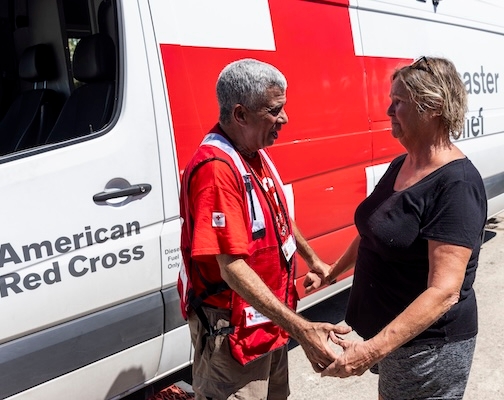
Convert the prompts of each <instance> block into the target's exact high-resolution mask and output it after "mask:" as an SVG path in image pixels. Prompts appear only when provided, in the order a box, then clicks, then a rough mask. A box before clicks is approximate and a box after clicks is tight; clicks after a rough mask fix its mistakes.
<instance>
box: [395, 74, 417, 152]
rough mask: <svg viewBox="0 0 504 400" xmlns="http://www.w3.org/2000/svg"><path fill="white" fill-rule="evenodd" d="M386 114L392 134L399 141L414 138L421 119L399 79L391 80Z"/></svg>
mask: <svg viewBox="0 0 504 400" xmlns="http://www.w3.org/2000/svg"><path fill="white" fill-rule="evenodd" d="M387 115H388V116H389V117H390V122H391V123H392V135H393V136H394V137H395V138H397V139H399V140H400V141H401V143H402V142H403V141H408V140H412V139H414V138H415V133H416V132H418V131H419V130H421V129H420V128H421V123H422V120H421V118H420V114H419V112H418V110H417V106H416V104H415V102H414V101H413V100H412V99H411V97H410V95H409V92H408V91H407V90H406V87H405V86H404V84H403V83H402V82H401V81H400V80H399V79H395V80H394V81H393V82H392V86H391V88H390V106H389V108H388V109H387Z"/></svg>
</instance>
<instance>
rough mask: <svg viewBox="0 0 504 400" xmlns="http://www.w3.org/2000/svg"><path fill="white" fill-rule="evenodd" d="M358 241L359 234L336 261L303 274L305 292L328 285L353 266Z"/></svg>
mask: <svg viewBox="0 0 504 400" xmlns="http://www.w3.org/2000/svg"><path fill="white" fill-rule="evenodd" d="M359 243H360V236H359V235H357V236H356V237H355V238H354V240H353V241H352V243H350V245H349V246H348V247H347V249H346V250H345V252H344V253H343V255H342V256H341V257H340V258H339V259H338V261H336V262H335V263H334V264H332V265H331V266H329V268H312V271H311V272H309V273H308V274H307V275H306V276H305V279H304V281H303V286H304V288H305V292H306V293H310V292H312V291H314V290H316V289H318V288H319V287H321V286H322V285H324V284H326V285H330V284H332V283H334V282H335V281H336V278H337V277H338V276H339V275H341V274H342V273H343V272H346V271H348V270H349V269H351V268H353V267H354V266H355V261H356V260H357V252H358V249H359Z"/></svg>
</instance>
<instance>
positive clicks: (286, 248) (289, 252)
mask: <svg viewBox="0 0 504 400" xmlns="http://www.w3.org/2000/svg"><path fill="white" fill-rule="evenodd" d="M296 248H297V247H296V242H295V241H294V238H293V237H292V235H289V236H288V237H287V240H286V241H285V242H284V243H283V244H282V252H283V255H284V256H285V259H286V260H287V261H290V259H291V258H292V256H293V255H294V253H295V252H296Z"/></svg>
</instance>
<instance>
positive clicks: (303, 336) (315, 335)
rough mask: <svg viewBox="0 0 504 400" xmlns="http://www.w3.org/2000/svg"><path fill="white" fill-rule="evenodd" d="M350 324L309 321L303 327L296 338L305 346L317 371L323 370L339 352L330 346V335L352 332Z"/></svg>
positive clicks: (308, 356)
mask: <svg viewBox="0 0 504 400" xmlns="http://www.w3.org/2000/svg"><path fill="white" fill-rule="evenodd" d="M351 330H352V329H351V328H350V327H348V326H339V325H333V324H330V323H327V322H308V321H307V324H306V325H305V326H303V327H302V328H301V331H300V332H299V335H296V336H297V337H296V340H297V341H298V343H299V344H300V345H301V347H302V348H303V350H304V352H305V354H306V357H307V358H308V360H309V361H310V363H311V364H312V367H313V369H314V371H315V372H322V371H323V370H324V369H325V368H326V367H327V366H328V365H330V364H331V363H332V362H333V361H334V360H335V359H337V357H338V356H337V354H336V353H335V352H334V350H333V349H332V348H331V347H330V346H329V342H328V339H329V335H330V334H332V335H336V334H342V335H344V334H346V333H349V332H351Z"/></svg>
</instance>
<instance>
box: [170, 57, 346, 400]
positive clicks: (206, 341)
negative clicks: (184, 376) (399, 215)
mask: <svg viewBox="0 0 504 400" xmlns="http://www.w3.org/2000/svg"><path fill="white" fill-rule="evenodd" d="M286 89H287V81H286V79H285V77H284V76H283V74H282V73H281V72H280V71H278V69H276V68H275V67H273V66H272V65H269V64H266V63H264V62H261V61H257V60H253V59H243V60H238V61H235V62H233V63H231V64H229V65H227V66H226V67H225V68H224V69H223V70H222V72H221V73H220V75H219V78H218V80H217V98H218V102H219V108H220V116H219V123H218V124H217V125H215V126H214V127H213V128H212V129H211V131H210V133H209V134H207V135H206V136H205V138H204V139H203V141H202V143H201V145H200V146H199V148H198V149H197V151H196V153H195V154H194V156H193V158H192V159H191V160H190V161H189V163H188V165H187V167H186V169H185V170H184V175H183V178H182V190H181V196H180V207H181V216H182V218H183V219H184V223H183V226H182V237H181V248H182V253H183V257H184V266H183V267H182V268H181V271H180V276H179V281H178V289H179V294H180V298H181V307H182V313H183V315H184V317H185V318H186V319H188V322H189V328H190V331H191V338H192V342H193V345H194V348H195V353H194V364H193V389H194V391H195V393H196V399H219V400H221V399H235V398H242V399H266V398H267V399H278V400H280V399H287V397H288V395H289V384H288V363H287V343H288V340H289V335H290V336H292V337H293V338H294V339H295V340H296V341H297V342H298V343H299V344H300V345H301V346H302V347H303V350H304V351H305V353H306V355H307V357H308V359H309V361H310V362H311V364H312V366H313V368H314V370H315V371H317V372H320V371H322V370H323V369H324V368H325V367H326V366H327V365H329V364H330V363H331V362H332V361H333V360H334V359H335V357H336V354H335V353H334V351H333V350H332V349H331V347H330V346H329V345H328V341H327V339H328V336H329V333H330V332H334V333H348V331H349V330H350V329H349V328H347V327H341V326H336V325H333V324H330V323H321V322H310V321H307V320H305V319H304V318H303V317H301V316H300V315H298V314H296V312H295V310H296V302H297V298H298V297H297V293H296V288H295V285H294V277H295V257H294V254H295V252H296V251H297V252H299V254H300V255H301V256H302V257H303V259H304V260H305V261H306V263H307V264H308V266H309V267H310V269H315V270H318V269H319V268H327V267H328V266H327V265H326V264H325V263H323V262H322V261H321V260H320V259H319V258H318V256H317V255H316V254H315V252H314V251H313V250H312V248H311V247H310V246H309V245H308V243H307V241H306V240H305V239H304V238H303V237H302V235H301V234H300V232H299V230H298V229H297V227H296V225H295V223H294V221H292V220H291V218H290V216H289V215H290V214H289V209H288V206H287V200H286V196H285V194H284V191H283V183H282V181H281V179H280V176H279V174H278V172H277V170H276V168H275V166H274V164H273V162H272V161H271V159H270V158H269V156H268V154H267V152H266V151H265V150H264V148H265V147H268V146H271V145H273V143H274V142H275V140H276V139H277V138H278V132H279V131H280V130H281V128H282V126H283V125H284V124H286V123H287V121H288V117H287V113H286V112H285V108H284V106H285V103H286V100H287V99H286Z"/></svg>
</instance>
